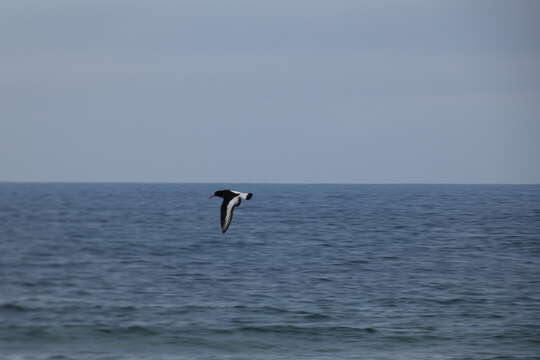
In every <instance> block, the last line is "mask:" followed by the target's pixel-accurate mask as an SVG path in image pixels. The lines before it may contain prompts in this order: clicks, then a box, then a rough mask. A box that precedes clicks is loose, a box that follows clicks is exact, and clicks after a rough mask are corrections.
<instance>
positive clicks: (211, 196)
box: [208, 195, 216, 199]
mask: <svg viewBox="0 0 540 360" xmlns="http://www.w3.org/2000/svg"><path fill="white" fill-rule="evenodd" d="M215 196H216V195H210V196H209V197H208V198H209V199H211V198H213V197H215Z"/></svg>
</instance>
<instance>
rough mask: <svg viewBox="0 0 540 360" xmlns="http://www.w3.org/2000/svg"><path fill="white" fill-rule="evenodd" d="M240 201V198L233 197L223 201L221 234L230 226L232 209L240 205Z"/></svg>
mask: <svg viewBox="0 0 540 360" xmlns="http://www.w3.org/2000/svg"><path fill="white" fill-rule="evenodd" d="M241 202H242V200H241V199H240V196H235V197H233V198H232V199H229V200H227V199H223V203H222V204H221V232H222V233H224V232H225V231H227V229H228V228H229V225H231V221H232V218H233V213H234V209H235V208H236V207H237V206H239V205H240V203H241Z"/></svg>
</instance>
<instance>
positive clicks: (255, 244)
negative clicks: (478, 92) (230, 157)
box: [0, 183, 540, 360]
mask: <svg viewBox="0 0 540 360" xmlns="http://www.w3.org/2000/svg"><path fill="white" fill-rule="evenodd" d="M224 188H225V189H226V188H229V189H233V190H238V191H242V192H252V193H254V196H253V198H252V199H250V200H249V201H246V200H244V201H243V202H242V205H241V206H240V207H239V208H238V209H237V210H236V212H235V215H234V218H233V221H232V224H231V226H230V228H229V230H228V231H227V232H226V233H225V234H222V233H221V231H220V224H219V211H220V205H221V202H220V199H217V198H214V199H210V200H209V199H208V195H210V194H212V193H213V192H214V191H216V190H219V189H224ZM0 359H1V360H70V359H74V360H78V359H82V360H84V359H88V360H98V359H99V360H128V359H129V360H131V359H133V360H153V359H158V360H159V359H166V360H173V359H178V360H184V359H185V360H188V359H195V360H196V359H225V360H227V359H231V360H232V359H238V360H241V359H244V360H248V359H249V360H257V359H261V360H268V359H313V360H323V359H325V360H329V359H332V360H333V359H367V360H370V359H373V360H391V359H404V360H422V359H426V360H432V359H433V360H437V359H439V360H443V359H444V360H446V359H474V360H476V359H479V360H482V359H499V360H502V359H540V186H539V185H412V184H411V185H408V184H404V185H339V184H335V185H326V184H325V185H316V184H135V183H126V184H122V183H110V184H108V183H0Z"/></svg>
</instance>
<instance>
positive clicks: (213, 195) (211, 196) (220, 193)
mask: <svg viewBox="0 0 540 360" xmlns="http://www.w3.org/2000/svg"><path fill="white" fill-rule="evenodd" d="M224 192H225V190H218V191H216V192H215V193H213V194H212V195H210V196H209V197H208V198H209V199H211V198H213V197H216V196H217V197H221V198H222V197H223V195H224V194H223V193H224Z"/></svg>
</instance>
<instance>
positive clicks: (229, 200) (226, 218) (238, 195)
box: [208, 190, 253, 233]
mask: <svg viewBox="0 0 540 360" xmlns="http://www.w3.org/2000/svg"><path fill="white" fill-rule="evenodd" d="M216 196H217V197H220V198H223V203H221V232H222V233H224V232H225V231H227V229H228V228H229V225H231V221H232V218H233V213H234V209H235V208H236V207H238V206H240V203H241V202H242V199H244V200H249V199H251V198H252V197H253V194H252V193H242V192H238V191H234V190H218V191H216V192H215V193H214V194H213V195H210V196H209V197H208V198H209V199H211V198H213V197H216Z"/></svg>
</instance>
